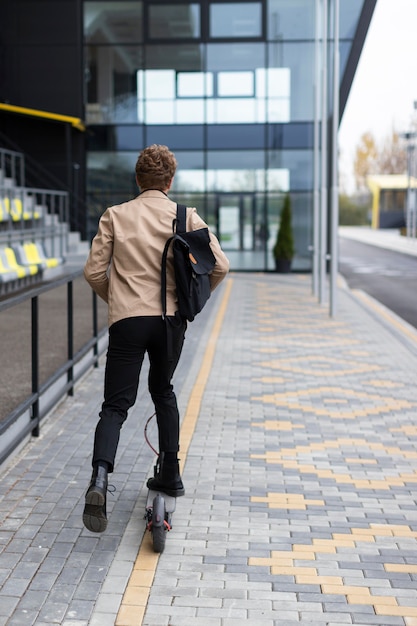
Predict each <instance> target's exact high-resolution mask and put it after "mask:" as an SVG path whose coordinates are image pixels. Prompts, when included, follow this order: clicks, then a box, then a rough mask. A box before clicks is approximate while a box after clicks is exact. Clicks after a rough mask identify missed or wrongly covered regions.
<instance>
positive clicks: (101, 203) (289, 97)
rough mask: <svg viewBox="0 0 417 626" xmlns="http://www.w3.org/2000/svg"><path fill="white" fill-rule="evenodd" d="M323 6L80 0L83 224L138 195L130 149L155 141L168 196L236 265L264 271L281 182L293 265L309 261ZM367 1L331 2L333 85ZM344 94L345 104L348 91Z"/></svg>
mask: <svg viewBox="0 0 417 626" xmlns="http://www.w3.org/2000/svg"><path fill="white" fill-rule="evenodd" d="M325 4H326V5H327V6H325ZM333 4H334V2H332V1H330V2H327V0H325V3H324V2H322V1H320V0H319V1H316V0H257V1H253V0H248V1H240V2H236V1H234V2H233V1H229V2H224V1H219V0H194V1H192V2H185V1H184V0H180V1H178V2H177V1H173V2H166V1H165V2H161V1H151V0H143V1H139V0H123V1H117V0H111V1H106V0H100V1H86V2H84V41H85V62H86V95H87V104H86V121H87V123H88V125H89V128H90V134H89V141H88V155H87V172H88V174H87V197H88V206H89V210H90V214H89V218H90V219H89V223H90V225H91V229H92V230H93V231H94V229H95V226H96V222H97V217H98V216H99V215H100V214H101V212H102V211H103V207H105V206H108V205H110V204H114V203H118V202H120V201H122V200H124V199H125V198H126V197H130V196H132V195H133V194H135V193H136V192H137V190H136V187H135V181H134V176H133V172H134V165H135V162H136V158H137V154H138V151H139V150H140V149H141V148H142V147H144V146H146V145H148V144H152V143H163V144H166V145H168V146H169V147H170V149H171V150H173V151H174V152H175V154H176V157H177V160H178V163H179V169H178V174H177V176H176V178H175V181H174V186H173V189H172V191H171V196H172V197H173V198H175V199H177V200H178V201H181V202H183V203H185V204H187V205H188V206H196V207H198V210H199V212H200V213H201V215H202V216H203V217H204V218H205V219H206V221H207V222H208V223H209V225H210V226H211V228H213V229H214V231H215V232H217V234H218V236H219V238H220V240H221V242H222V246H223V247H224V249H225V250H227V253H228V256H229V258H230V260H231V266H232V268H233V269H235V270H242V269H245V270H261V271H264V270H268V269H272V268H273V258H272V253H271V248H272V246H273V243H274V240H275V234H276V230H277V224H278V218H279V211H280V207H281V205H282V201H283V196H284V193H285V192H287V191H289V192H290V194H291V200H292V207H293V225H294V231H295V240H296V242H295V243H296V251H297V252H296V258H295V260H294V268H295V269H300V270H308V269H310V268H311V253H310V249H311V244H312V237H313V233H312V230H313V196H314V180H315V172H314V168H315V165H314V163H315V158H314V143H315V135H314V122H315V120H316V121H317V117H318V116H320V111H319V110H318V108H317V98H316V94H317V91H316V90H319V89H320V84H319V81H320V80H323V77H322V71H323V67H320V60H321V59H323V56H322V55H323V52H322V49H323V46H322V44H323V28H325V27H323V23H324V22H323V10H324V8H325V9H326V10H327V13H328V26H327V32H326V33H325V37H326V39H327V40H328V55H329V59H330V58H331V56H332V54H333V49H334V46H333V26H332V22H331V19H332V17H331V16H332V10H333V9H332V7H333ZM366 5H367V6H366ZM374 5H375V2H373V1H372V2H369V1H367V0H365V1H364V0H340V9H339V10H340V21H339V24H340V25H339V37H340V43H339V50H340V76H341V83H343V82H344V83H345V84H346V81H347V82H349V80H351V79H352V77H353V74H354V70H355V68H356V63H357V59H358V55H356V58H355V55H354V54H353V48H354V47H355V46H356V47H359V49H361V47H362V43H363V38H364V33H365V32H366V28H367V26H368V24H369V20H370V17H371V15H372V10H373V8H374ZM364 26H365V28H364ZM361 33H362V35H361ZM328 67H330V71H329V70H328V71H327V77H326V78H327V82H328V84H329V85H330V87H331V80H332V78H331V76H332V73H331V63H328ZM349 76H350V79H349ZM330 87H329V105H330V115H331V88H330ZM341 95H342V100H341V107H342V108H343V106H344V103H345V101H346V95H347V93H346V94H341ZM343 100H344V101H343Z"/></svg>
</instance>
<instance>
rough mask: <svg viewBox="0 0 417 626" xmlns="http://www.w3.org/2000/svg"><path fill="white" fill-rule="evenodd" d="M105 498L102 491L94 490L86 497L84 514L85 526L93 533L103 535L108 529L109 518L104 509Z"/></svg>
mask: <svg viewBox="0 0 417 626" xmlns="http://www.w3.org/2000/svg"><path fill="white" fill-rule="evenodd" d="M104 505H105V498H104V497H103V494H102V493H101V491H98V490H97V491H95V490H94V488H93V489H90V491H89V492H88V493H87V495H86V496H85V507H84V512H83V524H84V526H85V527H86V528H87V530H89V531H90V532H92V533H102V532H104V531H105V530H106V528H107V518H106V515H105V513H104V510H103V507H104Z"/></svg>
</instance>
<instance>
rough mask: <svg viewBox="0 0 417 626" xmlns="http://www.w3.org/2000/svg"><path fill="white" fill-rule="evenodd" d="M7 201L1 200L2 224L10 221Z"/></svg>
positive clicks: (0, 216) (0, 215) (0, 219)
mask: <svg viewBox="0 0 417 626" xmlns="http://www.w3.org/2000/svg"><path fill="white" fill-rule="evenodd" d="M6 199H8V198H0V222H7V221H8V220H9V212H8V210H7V207H6Z"/></svg>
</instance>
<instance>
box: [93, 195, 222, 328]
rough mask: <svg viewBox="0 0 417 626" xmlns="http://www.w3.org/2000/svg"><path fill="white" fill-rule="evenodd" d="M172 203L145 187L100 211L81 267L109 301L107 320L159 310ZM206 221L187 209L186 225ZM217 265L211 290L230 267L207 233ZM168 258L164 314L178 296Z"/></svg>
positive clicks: (173, 212) (173, 306)
mask: <svg viewBox="0 0 417 626" xmlns="http://www.w3.org/2000/svg"><path fill="white" fill-rule="evenodd" d="M176 207H177V205H176V203H175V202H173V201H172V200H170V199H169V198H168V196H166V195H165V194H164V193H163V192H162V191H158V190H151V189H149V190H147V191H145V192H143V193H141V194H140V195H139V196H138V197H137V198H135V199H134V200H130V201H129V202H124V203H123V204H119V205H116V206H112V207H110V208H108V209H107V210H106V211H105V212H104V213H103V215H102V217H101V219H100V223H99V226H98V231H97V234H96V236H95V237H94V239H93V242H92V244H91V249H90V253H89V256H88V259H87V262H86V264H85V267H84V276H85V278H86V280H87V282H88V283H89V284H90V285H91V287H92V288H93V289H94V291H95V292H96V293H97V294H98V295H99V296H100V297H101V298H102V299H103V300H104V301H105V302H107V303H108V324H109V326H111V325H112V324H114V323H115V322H117V321H119V320H121V319H125V318H127V317H136V316H138V315H140V316H143V315H162V306H161V258H162V251H163V249H164V245H165V242H166V240H167V239H168V237H170V236H171V235H172V225H173V220H174V219H175V216H176ZM206 226H207V224H206V223H205V222H204V221H203V220H202V219H201V217H200V216H199V215H198V213H197V211H196V209H194V208H188V209H187V230H196V229H198V228H204V227H206ZM210 247H211V249H212V250H213V254H214V256H215V257H216V265H215V267H214V270H213V272H212V274H211V276H210V284H211V288H212V290H213V289H215V287H217V285H218V284H219V283H220V282H221V281H222V280H223V278H224V277H225V276H226V274H227V272H228V271H229V261H228V259H227V257H226V255H225V254H224V252H223V251H222V249H221V248H220V244H219V242H218V240H217V238H216V237H215V235H213V233H212V232H210ZM170 252H171V254H170V255H168V260H167V314H168V315H174V314H175V311H176V309H177V299H176V292H175V282H174V269H173V264H172V251H171V250H170Z"/></svg>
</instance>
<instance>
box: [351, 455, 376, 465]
mask: <svg viewBox="0 0 417 626" xmlns="http://www.w3.org/2000/svg"><path fill="white" fill-rule="evenodd" d="M345 461H346V463H360V464H361V465H377V463H378V461H377V460H376V459H358V458H352V457H346V458H345Z"/></svg>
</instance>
